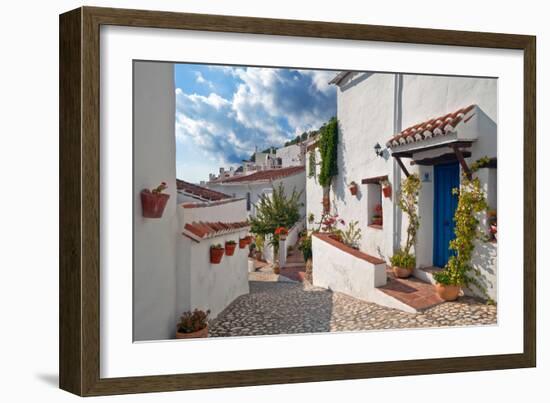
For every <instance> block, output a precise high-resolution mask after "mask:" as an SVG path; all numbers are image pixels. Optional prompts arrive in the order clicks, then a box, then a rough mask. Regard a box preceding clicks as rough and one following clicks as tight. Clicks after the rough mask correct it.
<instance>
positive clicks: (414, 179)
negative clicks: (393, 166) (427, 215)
mask: <svg viewBox="0 0 550 403" xmlns="http://www.w3.org/2000/svg"><path fill="white" fill-rule="evenodd" d="M420 186H421V183H420V178H419V177H418V175H417V174H411V175H409V176H407V178H406V179H405V180H403V182H402V183H401V189H400V190H399V194H398V198H397V205H398V206H399V208H400V209H401V210H402V211H403V212H404V213H405V214H406V215H407V217H408V221H409V225H408V226H407V240H406V241H405V247H404V248H403V249H402V250H399V251H397V252H396V253H395V254H394V256H392V258H391V263H392V265H393V266H398V267H404V268H409V269H413V268H414V266H416V258H415V257H414V255H413V254H412V253H411V249H412V247H413V246H414V245H415V244H416V235H417V233H418V228H419V227H420V217H419V215H418V192H419V190H420Z"/></svg>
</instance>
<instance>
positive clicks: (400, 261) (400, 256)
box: [390, 250, 416, 269]
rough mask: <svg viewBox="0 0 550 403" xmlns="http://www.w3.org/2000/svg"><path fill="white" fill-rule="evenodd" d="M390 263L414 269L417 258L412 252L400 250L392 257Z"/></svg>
mask: <svg viewBox="0 0 550 403" xmlns="http://www.w3.org/2000/svg"><path fill="white" fill-rule="evenodd" d="M390 263H391V265H392V266H397V267H401V268H403V269H414V268H415V267H416V258H415V256H414V255H412V254H410V253H407V252H405V251H403V250H399V251H397V252H396V253H394V255H393V256H392V257H391V258H390Z"/></svg>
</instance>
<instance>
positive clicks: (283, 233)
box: [275, 227, 288, 241]
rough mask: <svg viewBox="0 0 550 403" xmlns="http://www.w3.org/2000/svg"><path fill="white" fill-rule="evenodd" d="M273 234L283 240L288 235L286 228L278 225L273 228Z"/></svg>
mask: <svg viewBox="0 0 550 403" xmlns="http://www.w3.org/2000/svg"><path fill="white" fill-rule="evenodd" d="M275 235H276V236H277V237H278V238H279V239H280V240H281V241H284V240H285V239H286V237H287V236H288V230H287V229H286V228H285V227H278V228H276V229H275Z"/></svg>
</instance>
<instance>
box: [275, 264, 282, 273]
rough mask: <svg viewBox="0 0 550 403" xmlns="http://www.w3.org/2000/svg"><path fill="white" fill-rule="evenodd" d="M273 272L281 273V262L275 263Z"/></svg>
mask: <svg viewBox="0 0 550 403" xmlns="http://www.w3.org/2000/svg"><path fill="white" fill-rule="evenodd" d="M273 273H274V274H281V268H280V267H279V264H277V263H275V264H273Z"/></svg>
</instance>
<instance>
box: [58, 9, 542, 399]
mask: <svg viewBox="0 0 550 403" xmlns="http://www.w3.org/2000/svg"><path fill="white" fill-rule="evenodd" d="M535 82H536V81H535V37H533V36H525V35H513V34H497V33H480V32H459V31H444V30H432V29H418V28H401V27H384V26H372V25H352V24H337V23H326V22H313V21H292V20H275V19H262V18H248V17H228V16H215V15H199V14H184V13H170V12H158V11H143V10H142V11H138V10H120V9H106V8H93V7H82V8H79V9H76V10H73V11H70V12H67V13H65V14H62V15H61V16H60V183H61V185H60V233H61V234H60V386H61V388H63V389H65V390H67V391H70V392H72V393H75V394H78V395H82V396H91V395H107V394H119V393H138V392H154V391H168V390H185V389H197V388H213V387H231V386H246V385H261V384H276V383H290V382H311V381H323V380H341V379H355V378H368V377H387V376H399V375H415V374H430V373H447V372H458V371H480V370H493V369H505V368H522V367H532V366H535V362H536V350H535V340H536V325H535V301H536V296H535V268H536V261H535V239H536V217H535V198H536V197H535V196H536V188H535V179H536V170H535V166H536V152H535V150H536V143H535V110H536V107H535ZM500 217H502V219H500ZM497 223H500V227H498V228H497Z"/></svg>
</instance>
